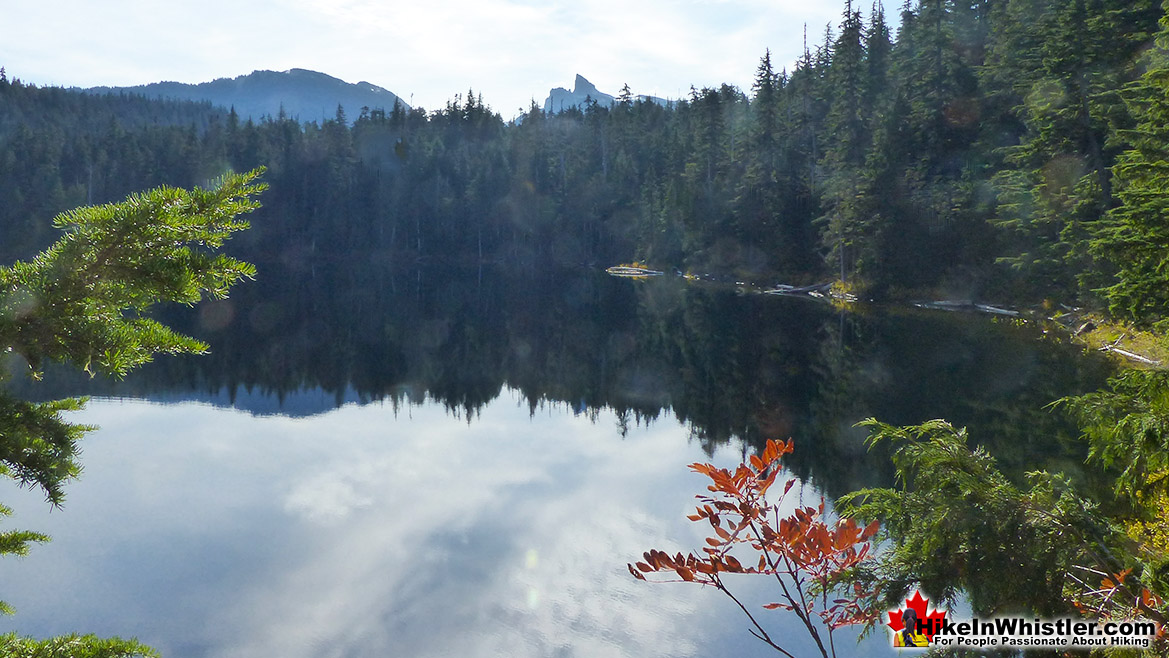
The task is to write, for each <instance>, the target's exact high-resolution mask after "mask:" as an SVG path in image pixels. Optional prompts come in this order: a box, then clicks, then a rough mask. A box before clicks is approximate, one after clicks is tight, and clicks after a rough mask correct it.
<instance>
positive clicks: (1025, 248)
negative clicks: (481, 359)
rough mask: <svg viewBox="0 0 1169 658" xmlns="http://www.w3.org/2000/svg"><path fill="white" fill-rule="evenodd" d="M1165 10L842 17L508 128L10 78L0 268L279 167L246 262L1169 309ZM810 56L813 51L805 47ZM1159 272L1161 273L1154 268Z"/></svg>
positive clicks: (907, 10)
mask: <svg viewBox="0 0 1169 658" xmlns="http://www.w3.org/2000/svg"><path fill="white" fill-rule="evenodd" d="M1163 15H1164V11H1163V10H1162V8H1161V7H1160V6H1159V5H1158V4H1157V3H1155V2H1153V1H1152V0H1140V1H1137V2H1112V1H1103V0H1102V1H1097V2H1091V1H1082V0H1077V1H1076V2H1062V1H1056V0H1027V1H1013V2H993V1H991V0H983V1H980V2H971V3H951V2H944V1H942V0H937V1H933V0H925V1H923V2H920V3H917V4H915V5H913V6H910V5H907V6H906V7H904V8H902V10H901V15H900V21H899V23H898V25H899V27H898V28H897V30H896V34H893V32H892V31H891V29H890V27H889V23H890V21H889V19H888V17H887V16H886V15H885V13H884V12H883V11H882V10H880V9H869V10H868V11H866V12H862V11H861V8H859V7H856V6H853V5H852V4H851V3H849V4H848V5H847V6H846V7H845V9H844V12H843V15H842V17H841V20H840V22H839V24H838V25H832V26H828V27H827V29H825V31H824V33H823V34H822V35H821V36H820V38H819V43H818V44H809V45H808V46H807V47H806V49H805V52H804V55H803V57H802V58H801V59H800V60H799V61H798V62H796V63H795V64H794V65H793V66H792V67H790V68H778V67H777V64H776V63H775V62H773V61H772V60H771V57H770V54H769V53H766V54H764V55H763V57H762V58H761V60H760V62H759V65H758V69H757V71H756V74H755V80H754V83H753V85H752V87H751V88H750V89H738V88H735V87H732V86H728V85H723V86H721V87H718V88H702V89H692V90H691V93H690V95H689V97H688V98H685V99H681V100H678V101H676V102H673V103H671V104H670V105H668V106H666V107H662V106H660V105H657V104H654V103H651V102H645V101H638V102H633V100H632V96H631V94H630V93H629V91H628V90H627V89H626V90H625V92H624V93H623V94H622V95H621V96H619V97H618V101H617V103H616V104H615V105H613V106H612V107H603V106H599V105H593V106H590V107H588V108H586V109H584V110H583V111H579V110H577V109H572V110H569V111H565V112H563V113H559V114H546V113H544V112H543V111H542V110H540V109H538V108H537V107H535V105H534V104H533V107H532V108H531V109H530V111H529V112H528V113H526V114H524V115H522V116H520V117H518V118H517V119H516V120H515V121H512V122H505V121H504V120H503V119H502V118H501V117H500V115H499V114H497V113H496V112H494V111H493V110H492V109H491V108H490V107H488V106H487V105H486V104H485V103H484V102H483V100H482V98H481V96H479V95H477V94H476V93H475V92H474V91H468V92H467V93H466V94H465V95H462V94H460V95H457V96H455V97H454V98H453V99H452V100H450V101H449V102H448V103H447V104H446V106H445V107H443V108H440V109H438V110H434V111H427V110H425V109H423V108H411V109H407V108H404V107H401V106H399V107H394V108H376V109H369V108H362V109H361V111H360V114H359V116H357V117H356V118H354V117H347V116H346V115H345V113H344V111H343V110H340V109H339V111H338V113H337V116H336V118H335V119H333V120H329V121H324V122H323V123H321V124H317V123H308V124H304V125H301V124H298V123H296V122H295V121H293V120H291V119H288V118H286V117H282V116H276V117H265V118H263V119H262V120H261V121H259V122H252V121H247V122H241V121H240V120H239V118H238V117H237V116H236V115H235V114H234V112H232V111H224V110H222V109H216V108H212V107H210V106H207V105H198V104H190V103H169V102H158V101H147V100H144V99H142V98H136V97H130V96H104V97H93V96H85V95H82V94H79V93H73V92H69V91H65V90H61V89H53V88H45V89H41V88H37V87H35V86H31V85H26V84H22V83H21V82H20V81H19V80H16V79H8V78H7V77H5V78H4V79H3V81H2V82H0V103H2V105H0V107H2V108H3V112H0V139H2V140H3V144H4V149H3V160H2V161H0V186H2V187H3V189H2V190H0V196H2V197H3V198H4V199H5V201H6V202H5V203H4V204H3V207H2V208H0V213H3V216H2V217H0V228H2V230H3V232H4V233H3V235H4V239H3V251H4V252H5V253H4V256H5V257H6V258H8V259H11V258H13V257H19V256H27V255H28V254H30V253H32V252H33V251H34V250H35V249H37V248H39V247H43V246H44V245H45V244H47V243H48V241H49V240H50V239H51V237H52V235H51V232H52V229H50V228H48V227H47V225H46V223H45V219H46V218H47V217H51V216H52V215H54V214H55V213H57V212H60V211H62V210H65V209H68V208H72V207H74V206H77V205H82V204H87V203H97V202H106V201H112V200H117V199H120V198H122V197H123V196H125V195H126V194H128V193H130V192H133V191H135V190H141V189H145V188H148V187H152V186H155V185H159V184H164V183H165V184H170V185H177V186H189V185H192V184H199V183H203V182H205V181H206V180H208V179H209V178H211V177H213V176H216V175H218V174H220V173H221V172H223V171H224V170H226V169H229V168H230V169H234V170H237V171H243V170H248V169H251V168H253V167H256V166H260V165H263V166H266V167H267V168H268V172H267V175H266V177H265V180H266V181H267V182H268V183H269V185H270V186H271V191H270V192H269V193H268V194H267V196H266V199H265V203H264V209H263V210H262V211H260V212H261V216H263V217H270V218H271V219H270V220H269V219H262V220H260V221H256V229H255V230H253V231H251V232H249V235H248V236H247V237H246V238H245V240H246V244H245V245H243V246H241V247H240V248H239V250H240V251H241V252H242V253H243V254H244V255H246V256H247V257H250V258H254V259H258V260H264V259H271V258H283V259H289V258H306V259H307V258H312V259H328V258H331V257H334V256H337V255H340V254H350V253H352V252H353V251H354V250H360V251H361V252H362V253H367V254H370V257H371V258H375V259H378V260H379V261H383V262H394V263H414V262H418V261H420V260H421V261H427V260H440V261H445V260H451V261H458V262H501V263H507V264H511V265H518V266H530V267H546V266H577V265H600V266H607V265H611V264H615V263H617V262H620V261H627V260H631V259H639V260H642V261H646V262H648V263H651V264H653V265H655V266H658V267H661V268H676V269H678V270H681V271H692V272H695V273H710V274H721V275H733V276H735V277H737V278H741V279H742V278H746V279H749V280H752V281H759V282H789V283H808V282H815V281H824V280H829V279H835V280H840V281H843V282H845V283H846V284H848V285H849V286H850V287H852V288H853V289H855V290H858V291H861V292H863V293H864V294H865V296H867V297H871V298H877V299H880V298H888V297H904V296H906V295H910V294H914V293H917V294H920V293H923V292H926V291H932V292H939V293H943V294H949V295H953V296H957V297H960V298H967V299H968V298H979V297H981V298H996V299H1009V300H1013V301H1031V300H1037V299H1042V298H1055V299H1058V300H1060V301H1065V302H1068V303H1071V302H1075V301H1077V300H1080V301H1090V302H1095V303H1097V304H1101V305H1109V306H1111V308H1112V309H1113V310H1114V311H1115V312H1117V313H1118V314H1119V315H1120V316H1122V317H1125V318H1126V319H1130V320H1137V321H1140V322H1155V321H1157V320H1160V319H1161V318H1162V317H1163V312H1162V311H1160V310H1159V303H1158V302H1159V300H1162V299H1164V296H1165V293H1164V292H1163V291H1164V290H1165V289H1166V288H1165V287H1164V286H1163V285H1161V283H1162V282H1163V281H1164V279H1163V277H1164V273H1162V272H1159V269H1158V267H1157V265H1158V262H1159V261H1158V257H1157V255H1156V253H1149V252H1148V247H1149V246H1150V244H1157V240H1158V239H1160V240H1161V244H1163V241H1164V236H1163V234H1162V235H1160V236H1159V235H1158V233H1157V231H1158V229H1157V227H1156V226H1155V223H1154V224H1150V222H1149V221H1147V219H1148V217H1147V214H1148V213H1155V212H1156V209H1157V208H1159V207H1161V206H1160V205H1159V204H1164V203H1165V201H1164V199H1165V194H1166V193H1169V191H1167V190H1163V189H1161V186H1160V184H1159V183H1158V180H1157V179H1156V177H1150V176H1149V175H1148V173H1147V172H1148V169H1147V168H1142V164H1143V163H1146V162H1156V161H1157V158H1158V153H1162V152H1163V150H1164V148H1165V135H1164V132H1163V131H1164V121H1162V118H1163V116H1164V113H1165V112H1166V100H1165V98H1164V96H1165V89H1166V85H1169V81H1167V78H1166V71H1167V70H1169V52H1167V51H1166V48H1165V45H1166V44H1164V43H1162V44H1161V45H1157V43H1156V40H1155V37H1156V36H1157V34H1158V31H1159V30H1160V29H1161V28H1160V27H1159V26H1158V20H1159V19H1160V18H1161V17H1162V16H1163ZM809 39H810V40H811V37H809ZM1159 277H1160V278H1159Z"/></svg>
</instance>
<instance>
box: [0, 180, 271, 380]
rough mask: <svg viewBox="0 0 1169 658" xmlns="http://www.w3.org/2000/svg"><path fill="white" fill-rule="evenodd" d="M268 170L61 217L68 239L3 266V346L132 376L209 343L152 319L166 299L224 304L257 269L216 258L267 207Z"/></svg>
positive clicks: (36, 359) (36, 363)
mask: <svg viewBox="0 0 1169 658" xmlns="http://www.w3.org/2000/svg"><path fill="white" fill-rule="evenodd" d="M260 173H261V170H254V171H252V172H250V173H247V174H228V175H226V176H224V177H223V178H222V179H220V180H219V181H217V183H216V184H215V185H214V186H212V187H211V188H210V189H206V190H204V189H200V188H196V189H194V190H192V191H186V190H182V189H177V188H172V187H161V188H158V189H155V190H151V191H150V192H146V193H143V194H137V195H133V196H131V197H129V198H128V199H126V200H125V201H123V202H121V203H116V204H106V205H101V206H96V207H84V208H79V209H77V210H73V211H70V212H67V213H63V214H61V215H58V216H57V217H56V218H55V219H54V220H53V223H54V225H55V226H57V227H58V228H61V229H64V230H65V232H66V233H65V236H64V237H63V238H61V239H60V240H59V241H58V242H57V243H55V244H54V245H52V246H51V247H50V248H49V249H48V250H46V251H44V252H42V253H41V254H39V255H38V256H36V257H35V258H34V259H32V260H31V261H27V262H17V263H15V264H13V265H12V266H11V267H7V268H0V295H2V297H0V344H3V345H5V346H7V347H8V348H9V349H10V350H14V351H16V352H17V353H19V354H21V355H22V356H24V358H25V359H27V360H28V362H29V364H30V366H31V367H32V368H33V369H34V370H36V369H38V368H39V367H40V364H41V363H42V361H43V360H45V359H50V360H55V361H65V360H69V361H71V362H73V363H74V364H76V365H77V366H79V367H82V368H84V369H85V370H86V371H87V372H88V371H93V370H100V371H102V372H105V373H110V374H114V375H124V374H125V373H126V372H128V371H129V370H131V369H132V368H134V367H136V366H138V365H141V364H143V363H146V362H148V361H150V359H151V358H152V356H153V355H154V354H155V353H157V352H163V353H169V354H177V353H183V352H187V353H200V352H203V351H205V350H206V345H204V344H203V343H201V342H199V341H197V340H195V339H193V338H190V337H187V336H183V335H180V334H178V333H176V332H174V331H172V330H171V329H169V328H167V327H165V326H163V325H162V324H161V323H159V322H158V321H156V320H153V319H151V318H149V317H146V316H145V313H146V312H148V311H149V310H150V309H151V308H152V307H153V306H154V305H155V304H157V303H159V302H179V303H184V304H194V303H196V302H198V301H200V300H201V299H204V298H214V299H219V298H222V297H225V296H226V295H227V291H228V289H229V288H230V287H231V286H232V285H233V284H234V283H236V282H237V281H239V280H240V279H242V278H245V277H252V276H253V275H254V274H255V268H254V267H253V266H251V265H250V264H248V263H245V262H242V261H240V260H237V259H234V258H231V257H228V256H225V255H223V254H214V253H213V250H215V249H217V248H219V247H220V246H222V245H223V243H224V241H225V240H226V239H227V238H228V237H229V236H230V235H231V234H232V233H234V232H236V231H239V230H242V229H245V228H247V226H248V224H247V222H244V221H241V220H239V219H237V217H238V215H240V214H242V213H246V212H250V211H252V210H254V209H255V208H257V207H258V204H257V203H256V202H255V201H254V200H252V199H251V197H252V196H254V195H256V194H258V193H259V192H260V191H262V190H263V189H264V188H265V186H264V185H262V184H259V183H256V182H255V179H256V178H257V177H258V176H259V175H260Z"/></svg>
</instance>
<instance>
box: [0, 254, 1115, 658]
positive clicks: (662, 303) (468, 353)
mask: <svg viewBox="0 0 1169 658" xmlns="http://www.w3.org/2000/svg"><path fill="white" fill-rule="evenodd" d="M463 274H464V275H463V276H451V273H450V272H442V271H437V270H411V271H408V272H405V271H395V270H389V269H384V268H383V269H379V268H376V267H344V268H342V267H320V268H317V269H314V270H309V271H304V270H299V271H295V270H290V271H283V272H282V271H280V270H279V268H277V267H274V266H269V267H268V268H261V278H260V280H259V281H257V282H256V284H255V285H252V286H247V287H244V288H242V289H241V290H240V293H239V294H237V295H235V296H233V298H232V299H231V300H229V301H228V302H225V303H224V304H222V305H220V306H218V307H208V308H210V310H208V308H201V309H200V310H199V311H198V312H196V313H191V314H187V315H182V314H179V315H176V316H175V317H173V318H171V320H172V321H173V322H174V323H175V324H177V325H179V328H180V330H185V331H186V332H188V333H193V334H195V335H198V336H200V337H202V338H205V339H207V340H208V341H209V342H210V343H211V344H212V349H213V352H212V354H210V355H208V356H204V357H196V358H189V359H163V360H160V361H159V362H158V363H157V364H155V365H154V366H152V367H148V368H144V369H142V370H141V371H139V372H136V373H135V374H133V375H131V377H129V378H128V379H127V380H125V381H122V382H108V381H101V380H88V379H85V378H83V377H79V376H77V375H76V374H75V373H67V372H65V373H62V372H58V373H50V374H49V376H48V377H47V381H46V382H43V383H40V384H35V385H34V384H30V383H28V382H24V381H23V380H13V382H12V386H10V387H9V388H10V389H11V390H12V391H13V392H14V393H15V394H18V395H21V396H24V397H27V398H39V399H54V398H60V397H64V396H66V395H75V394H82V393H90V394H96V395H104V396H115V395H116V396H125V397H134V398H144V399H149V400H155V401H165V402H167V404H150V403H146V402H142V401H137V402H134V401H126V402H117V401H111V400H96V401H94V402H92V403H91V404H90V407H89V408H88V409H87V410H86V411H85V412H83V413H82V414H79V415H78V416H77V418H76V422H84V423H95V424H97V425H100V426H101V427H102V429H101V430H100V431H99V432H97V433H95V434H93V435H92V436H91V437H89V438H88V439H86V441H85V444H84V445H85V454H84V458H83V464H84V466H85V472H84V474H83V477H82V478H81V480H80V481H78V482H75V483H73V484H72V485H70V487H69V489H68V490H67V493H68V500H67V501H66V504H65V508H64V510H62V511H56V512H53V513H52V514H49V513H48V511H47V509H46V507H45V506H44V504H43V502H42V501H41V500H40V499H39V498H38V496H37V495H34V494H32V493H30V492H27V491H13V490H11V489H12V487H9V488H8V489H5V490H0V500H3V501H5V502H8V501H10V500H12V501H15V502H16V503H17V504H16V505H14V506H15V507H16V509H17V516H16V517H15V519H14V521H15V522H16V523H17V524H18V525H19V526H20V527H28V528H32V529H36V530H40V531H45V532H47V533H49V534H50V535H52V536H53V537H54V541H53V543H52V544H49V545H47V546H43V547H38V548H36V549H34V551H33V553H32V555H31V556H30V557H29V558H27V559H25V560H20V561H15V560H8V561H0V578H3V580H4V582H5V583H6V585H5V591H4V592H2V593H0V594H2V595H3V596H4V598H5V599H6V600H8V601H10V602H11V603H13V604H15V605H16V606H17V608H18V610H19V614H18V615H17V616H16V617H14V618H11V619H5V620H2V623H3V628H5V629H17V630H19V631H20V632H22V633H31V634H36V635H48V634H55V633H65V632H72V631H83V632H95V633H99V634H103V635H137V636H139V637H140V638H141V639H142V640H144V641H146V642H147V643H149V644H152V645H154V646H157V647H159V648H160V649H162V650H163V651H164V655H167V656H177V657H185V656H225V657H226V656H231V657H240V658H246V657H251V656H273V655H279V656H293V657H295V656H384V655H410V656H429V655H435V656H437V655H452V654H453V655H460V654H462V655H469V656H479V655H499V654H503V655H519V656H559V655H565V656H570V655H581V656H598V655H599V656H603V655H637V656H654V655H662V656H665V655H669V656H681V655H695V656H707V655H765V654H768V653H769V652H768V651H764V649H766V648H767V647H765V646H764V645H762V644H761V643H758V642H757V641H756V640H754V639H753V638H751V637H750V636H749V635H748V634H747V632H746V627H745V624H744V622H743V620H742V619H741V618H740V617H739V613H738V611H737V610H736V609H734V607H733V604H730V603H729V602H728V601H726V600H724V599H723V598H722V597H721V596H720V595H718V593H716V592H710V591H701V590H698V589H697V588H692V587H681V586H678V587H672V586H651V585H646V584H643V583H639V582H636V581H634V580H633V579H632V578H631V577H630V576H629V575H628V573H627V572H626V571H625V563H626V562H627V561H628V560H630V559H633V558H636V556H638V555H639V554H640V552H641V551H642V550H644V549H647V548H650V547H656V548H664V549H667V550H672V549H677V550H686V549H689V548H692V547H697V546H699V545H700V544H701V541H702V537H701V535H700V534H699V533H698V530H697V529H696V528H692V527H690V525H689V524H687V523H686V522H685V521H684V516H685V514H686V513H688V512H689V511H690V505H691V501H692V496H693V494H694V493H696V492H697V491H696V490H697V489H700V488H701V487H702V486H704V485H703V483H702V482H701V478H700V477H698V476H696V475H693V474H691V473H689V472H688V471H687V470H686V468H685V465H686V464H688V463H690V462H693V461H697V460H704V459H705V458H706V455H707V454H713V455H714V457H715V459H716V460H717V461H719V462H720V463H722V464H723V465H730V464H732V463H735V462H738V461H739V460H740V459H741V457H742V456H743V454H745V452H746V451H748V450H749V449H750V446H752V445H754V444H757V443H759V442H761V441H762V440H764V439H766V438H769V437H786V436H793V437H795V439H796V452H795V453H794V454H793V455H790V456H789V459H788V460H787V463H788V464H790V466H791V468H792V469H793V471H794V472H795V473H796V474H797V475H799V476H801V477H802V478H804V479H805V480H806V481H808V482H810V483H811V485H809V488H808V491H807V495H808V496H809V497H812V498H813V499H814V500H813V501H810V502H817V501H818V500H819V493H816V492H819V491H823V492H825V493H826V494H827V495H828V497H829V498H835V497H836V496H839V495H840V494H842V493H844V492H847V491H851V490H854V489H856V488H859V487H861V486H867V485H874V484H878V485H881V484H888V483H889V480H890V478H889V465H888V460H887V459H886V457H885V456H884V455H879V454H869V453H867V452H866V451H865V449H864V447H863V443H862V440H863V433H862V432H860V431H858V430H857V429H856V428H855V427H854V424H855V423H856V422H857V421H858V420H860V419H862V418H865V417H867V416H876V417H878V418H880V419H882V420H884V421H886V422H891V423H913V422H920V421H922V420H925V419H929V418H936V417H945V418H948V419H950V420H952V421H954V422H955V423H956V424H960V425H969V426H970V428H971V435H972V436H973V437H974V438H975V439H976V440H979V441H982V442H984V443H987V444H989V446H990V449H991V452H992V453H993V454H995V455H996V456H997V457H998V458H999V459H1000V461H1001V462H1002V463H1004V464H1005V465H1006V467H1007V469H1008V470H1012V469H1013V470H1014V471H1015V472H1022V471H1023V470H1027V469H1033V468H1041V467H1047V468H1052V469H1056V470H1068V468H1069V466H1071V467H1074V466H1075V465H1076V464H1078V463H1079V462H1080V461H1081V460H1082V454H1081V452H1080V451H1081V448H1080V447H1079V446H1078V445H1077V444H1076V443H1075V442H1074V441H1072V440H1071V438H1072V435H1073V433H1074V430H1073V429H1072V428H1071V427H1069V426H1068V425H1067V423H1065V422H1064V421H1063V420H1062V419H1060V418H1059V417H1058V416H1055V415H1053V414H1051V413H1048V412H1046V411H1044V410H1042V406H1043V405H1044V404H1046V403H1047V402H1050V401H1051V400H1053V399H1055V398H1057V397H1060V396H1062V395H1067V394H1072V393H1078V392H1083V391H1087V390H1091V389H1094V388H1096V387H1098V386H1099V384H1100V383H1101V382H1102V380H1103V378H1104V376H1105V374H1106V370H1107V369H1106V366H1105V365H1104V364H1103V363H1102V362H1101V361H1099V360H1096V359H1091V358H1085V357H1083V356H1082V355H1080V354H1078V353H1077V351H1076V350H1074V349H1072V348H1070V347H1068V346H1066V345H1058V344H1054V343H1052V342H1049V341H1040V340H1038V334H1037V333H1035V332H1034V331H1033V330H1030V329H1028V328H1018V327H1014V326H1010V325H1004V324H996V323H993V322H990V321H989V320H988V319H987V318H983V317H971V316H962V315H946V314H938V313H926V312H917V311H909V310H897V309H884V310H880V311H877V310H873V309H868V310H862V311H860V312H856V313H851V314H842V313H839V312H836V311H834V310H832V309H831V308H829V307H827V306H824V305H819V304H815V303H811V302H808V301H807V300H801V299H783V298H774V297H764V296H760V295H741V294H737V293H736V292H735V291H733V290H729V289H720V288H707V287H691V286H687V285H685V284H683V283H682V282H680V281H678V280H670V279H659V280H655V281H647V282H636V283H634V282H629V281H623V280H615V279H612V278H609V277H606V276H604V275H597V274H595V273H588V272H585V273H580V272H575V273H562V274H559V275H555V276H552V275H550V274H549V273H547V272H517V271H514V270H490V271H483V272H476V273H474V275H473V276H467V275H466V274H467V273H463ZM208 403H210V404H208ZM752 586H753V585H751V584H750V582H748V583H744V587H752ZM746 598H747V599H752V598H753V599H754V600H755V601H756V602H757V603H764V602H768V601H769V600H770V596H769V595H768V593H767V592H766V591H765V590H757V591H754V592H749V593H748V594H747V596H746ZM773 618H775V619H781V618H782V616H781V615H775V616H773ZM781 634H783V635H785V636H790V637H792V638H800V637H802V636H801V635H800V633H799V632H797V631H793V632H791V633H781ZM847 644H848V643H847V641H845V645H847ZM885 646H886V641H885V640H884V638H881V637H878V638H877V641H876V644H871V645H867V646H866V647H865V648H864V649H863V650H861V649H857V653H856V655H879V653H880V651H882V650H883V647H885ZM791 648H793V649H796V650H797V651H795V653H797V655H798V654H800V653H802V649H804V648H807V649H810V648H811V646H810V644H809V645H807V646H805V647H801V646H800V645H799V644H798V642H793V644H792V647H791ZM842 653H843V654H844V655H848V651H847V650H845V651H844V652H842Z"/></svg>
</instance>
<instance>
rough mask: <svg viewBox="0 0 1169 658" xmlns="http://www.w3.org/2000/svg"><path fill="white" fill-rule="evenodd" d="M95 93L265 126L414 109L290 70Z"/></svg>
mask: <svg viewBox="0 0 1169 658" xmlns="http://www.w3.org/2000/svg"><path fill="white" fill-rule="evenodd" d="M83 91H85V92H86V93H90V94H105V93H115V94H116V93H128V94H140V95H142V96H145V97H147V98H169V99H174V100H190V101H209V102H211V104H213V105H218V106H221V107H224V108H231V107H234V108H235V111H236V114H238V115H239V116H240V118H241V119H244V120H246V119H248V118H251V119H252V120H255V121H259V120H260V118H261V117H263V116H270V117H277V116H279V114H280V112H281V110H282V109H283V112H284V114H285V116H288V117H290V118H293V119H297V120H298V121H301V122H302V123H304V122H310V121H322V120H324V119H332V118H334V117H335V116H336V114H337V106H338V105H340V106H342V107H343V108H344V110H345V114H346V117H347V118H348V120H349V122H350V123H352V122H353V120H354V119H356V118H357V116H358V115H359V113H360V112H361V108H363V107H368V108H370V109H383V110H385V111H387V112H389V111H390V110H392V109H393V107H394V103H401V104H402V107H403V108H406V107H409V106H408V105H407V104H406V103H405V102H404V101H402V99H401V98H399V97H398V95H397V94H394V93H393V92H391V91H389V90H387V89H383V88H382V87H379V86H377V85H375V84H371V83H369V82H364V81H362V82H357V83H349V82H345V81H344V80H341V79H338V78H334V77H333V76H331V75H326V74H324V73H318V72H316V71H309V70H306V69H291V70H289V71H253V72H252V73H249V74H247V75H241V76H239V77H236V78H219V79H217V80H212V81H211V82H203V83H199V84H186V83H181V82H155V83H151V84H148V85H138V86H135V87H91V88H89V89H85V90H83Z"/></svg>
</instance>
